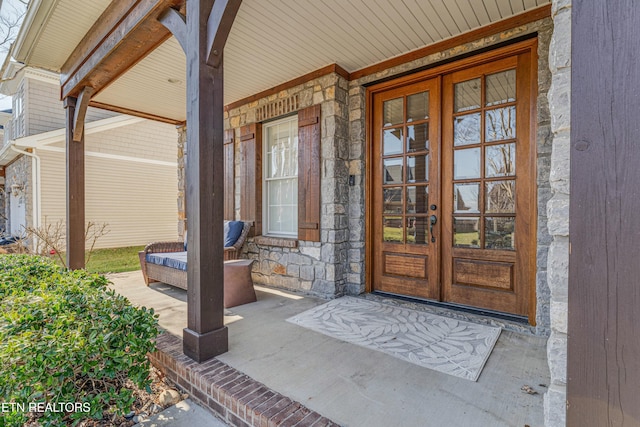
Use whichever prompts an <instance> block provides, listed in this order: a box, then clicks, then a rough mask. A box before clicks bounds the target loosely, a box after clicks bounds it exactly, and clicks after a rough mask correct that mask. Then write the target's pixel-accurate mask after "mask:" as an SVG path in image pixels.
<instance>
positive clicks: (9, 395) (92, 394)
mask: <svg viewBox="0 0 640 427" xmlns="http://www.w3.org/2000/svg"><path fill="white" fill-rule="evenodd" d="M107 284H108V282H107V279H105V278H104V277H103V276H99V275H95V274H89V273H87V272H86V271H84V270H77V271H67V270H64V269H61V268H60V267H58V266H57V265H55V264H54V263H53V262H52V261H51V260H48V259H46V258H40V257H34V256H29V255H3V256H0V403H2V402H5V403H9V402H14V403H22V404H25V405H28V404H29V403H32V402H49V403H53V404H60V403H66V402H73V403H76V402H77V403H82V404H84V406H83V410H82V411H77V412H52V411H50V412H45V413H44V415H43V416H42V417H41V418H39V419H38V421H39V422H41V423H43V425H45V426H46V425H67V424H77V423H78V422H79V421H80V420H81V419H82V418H88V417H91V418H95V419H100V418H102V417H103V416H105V415H107V414H113V413H119V414H123V413H127V412H128V411H129V408H130V406H131V404H132V403H133V400H134V397H133V391H132V390H131V389H130V388H128V387H127V386H126V385H127V384H129V385H130V384H131V382H132V383H134V384H136V385H137V386H138V387H140V388H145V387H148V385H149V383H150V380H149V368H150V365H149V359H148V358H147V353H149V352H152V351H154V350H155V338H156V337H157V335H158V329H157V316H156V315H154V313H153V309H151V310H149V309H146V308H144V307H143V308H136V307H132V306H131V305H130V303H129V301H128V300H127V299H126V298H124V297H122V296H120V295H118V294H116V293H115V292H114V291H112V290H109V289H108V288H107ZM87 410H88V411H87ZM84 411H86V412H84ZM2 415H4V420H3V419H2V417H0V425H3V424H7V425H21V424H22V423H24V422H25V421H26V420H27V416H28V414H25V413H23V412H21V411H13V412H4V413H3V414H2ZM3 421H4V422H3Z"/></svg>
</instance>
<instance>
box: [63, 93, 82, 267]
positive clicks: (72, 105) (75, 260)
mask: <svg viewBox="0 0 640 427" xmlns="http://www.w3.org/2000/svg"><path fill="white" fill-rule="evenodd" d="M76 102H77V99H76V98H74V97H71V96H68V97H66V98H65V99H64V109H65V114H66V131H67V135H66V150H65V151H66V174H67V267H68V268H70V269H72V270H76V269H80V268H84V232H85V225H84V132H81V133H80V134H79V135H78V133H77V132H76V126H78V124H77V122H76V116H77V114H76ZM83 120H84V118H83ZM74 135H76V138H77V139H78V140H74Z"/></svg>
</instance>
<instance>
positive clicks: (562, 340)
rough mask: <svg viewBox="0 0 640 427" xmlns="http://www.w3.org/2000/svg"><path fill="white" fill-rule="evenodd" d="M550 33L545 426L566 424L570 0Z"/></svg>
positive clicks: (559, 5)
mask: <svg viewBox="0 0 640 427" xmlns="http://www.w3.org/2000/svg"><path fill="white" fill-rule="evenodd" d="M551 14H552V18H553V25H554V29H553V37H552V39H551V46H550V49H549V69H550V70H551V75H552V77H551V88H550V89H549V97H548V98H549V107H550V110H551V132H552V134H553V148H552V152H551V173H550V185H551V192H552V198H551V199H550V200H549V202H548V203H547V206H546V211H547V216H548V219H549V222H548V227H549V233H550V235H551V237H552V242H551V247H550V249H549V256H548V260H547V281H548V283H549V288H550V290H551V336H550V337H549V341H548V344H547V357H548V363H549V371H550V373H551V385H550V387H549V390H548V391H547V393H546V394H545V396H544V418H545V425H546V426H547V427H560V426H565V425H566V410H567V395H566V384H567V319H568V315H567V313H568V311H567V310H568V303H567V301H568V288H569V143H570V117H571V109H570V100H571V0H554V1H553V2H552V11H551Z"/></svg>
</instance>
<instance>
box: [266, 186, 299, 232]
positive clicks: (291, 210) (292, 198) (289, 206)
mask: <svg viewBox="0 0 640 427" xmlns="http://www.w3.org/2000/svg"><path fill="white" fill-rule="evenodd" d="M267 194H268V202H267V203H268V222H269V223H268V232H270V233H283V234H296V233H297V230H298V179H297V178H289V179H277V180H273V181H267Z"/></svg>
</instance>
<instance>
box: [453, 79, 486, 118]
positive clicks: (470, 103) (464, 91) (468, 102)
mask: <svg viewBox="0 0 640 427" xmlns="http://www.w3.org/2000/svg"><path fill="white" fill-rule="evenodd" d="M454 90H455V100H454V108H455V112H456V113H459V112H461V111H467V110H473V109H475V108H480V79H479V78H478V79H473V80H467V81H466V82H461V83H456V84H455V89H454Z"/></svg>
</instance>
